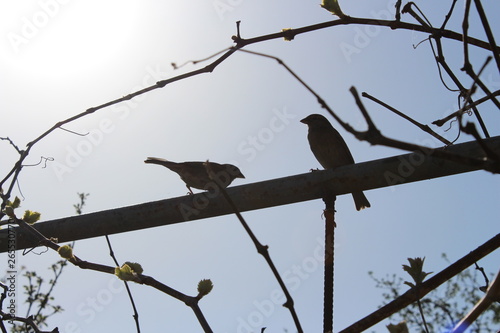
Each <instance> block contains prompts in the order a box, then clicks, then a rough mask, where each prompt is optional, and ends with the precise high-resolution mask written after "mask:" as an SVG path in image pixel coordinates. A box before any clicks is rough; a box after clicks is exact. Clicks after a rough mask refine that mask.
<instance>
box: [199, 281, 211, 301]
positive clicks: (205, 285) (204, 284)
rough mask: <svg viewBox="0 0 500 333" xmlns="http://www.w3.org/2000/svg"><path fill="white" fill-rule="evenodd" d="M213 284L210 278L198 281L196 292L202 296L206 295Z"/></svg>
mask: <svg viewBox="0 0 500 333" xmlns="http://www.w3.org/2000/svg"><path fill="white" fill-rule="evenodd" d="M213 287H214V285H213V284H212V281H210V279H204V280H201V281H200V282H198V294H199V295H200V296H201V297H203V296H205V295H208V293H210V292H211V291H212V289H213Z"/></svg>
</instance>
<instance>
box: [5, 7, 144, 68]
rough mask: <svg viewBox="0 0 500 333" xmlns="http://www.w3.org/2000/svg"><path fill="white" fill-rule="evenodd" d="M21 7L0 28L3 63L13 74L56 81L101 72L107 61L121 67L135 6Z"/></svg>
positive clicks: (133, 27) (134, 23)
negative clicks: (4, 46)
mask: <svg viewBox="0 0 500 333" xmlns="http://www.w3.org/2000/svg"><path fill="white" fill-rule="evenodd" d="M22 3H24V2H20V3H19V4H17V8H13V11H14V12H15V15H11V16H10V17H15V18H16V19H15V20H14V19H11V20H9V21H8V22H7V23H4V27H3V30H4V36H6V37H7V40H8V42H7V43H8V44H9V45H8V47H7V58H8V59H6V60H7V61H8V62H9V64H10V66H11V67H12V68H15V69H17V70H22V71H30V72H31V73H37V74H39V75H43V76H49V77H54V78H60V77H63V76H68V75H74V74H78V73H81V72H82V71H86V70H88V69H89V68H94V69H95V68H99V67H100V66H103V65H105V63H107V62H109V61H110V58H111V57H113V61H119V57H117V56H116V55H117V53H119V52H120V49H121V48H123V47H124V45H126V41H127V38H129V37H130V36H131V35H132V34H133V33H134V31H137V28H136V20H137V19H136V17H137V15H136V14H137V13H136V8H135V7H136V6H135V5H133V4H130V3H128V2H120V1H104V2H99V3H95V2H94V1H88V2H87V1H85V2H72V1H62V0H45V1H38V2H31V3H29V5H26V4H24V6H23V5H22ZM6 11H7V10H6V9H4V15H5V12H6ZM4 56H5V55H4Z"/></svg>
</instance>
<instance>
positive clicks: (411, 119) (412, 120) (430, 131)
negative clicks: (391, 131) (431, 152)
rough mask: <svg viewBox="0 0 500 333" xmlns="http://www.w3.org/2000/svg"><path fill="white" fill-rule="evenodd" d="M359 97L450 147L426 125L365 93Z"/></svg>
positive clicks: (449, 143)
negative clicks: (374, 103)
mask: <svg viewBox="0 0 500 333" xmlns="http://www.w3.org/2000/svg"><path fill="white" fill-rule="evenodd" d="M361 96H363V97H366V98H368V99H371V100H372V101H374V102H376V103H378V104H380V105H382V106H383V107H385V108H386V109H388V110H390V111H392V112H394V113H395V114H397V115H398V116H400V117H402V118H403V119H406V120H408V121H409V122H410V123H412V124H413V125H415V126H417V127H418V128H420V129H421V130H422V131H424V132H427V133H429V134H430V135H432V136H433V137H435V138H436V139H438V140H439V141H441V142H442V143H444V144H445V145H447V146H449V145H451V142H450V141H448V140H446V139H445V138H443V137H442V136H441V135H439V134H438V133H436V132H434V131H433V130H432V129H431V128H430V127H429V126H427V125H424V124H421V123H419V122H418V121H416V120H415V119H413V118H411V117H409V116H407V115H406V114H404V113H403V112H401V111H399V110H397V109H395V108H393V107H392V106H390V105H388V104H386V103H384V102H382V101H381V100H379V99H377V98H375V97H373V96H371V95H370V94H368V93H366V92H363V93H361Z"/></svg>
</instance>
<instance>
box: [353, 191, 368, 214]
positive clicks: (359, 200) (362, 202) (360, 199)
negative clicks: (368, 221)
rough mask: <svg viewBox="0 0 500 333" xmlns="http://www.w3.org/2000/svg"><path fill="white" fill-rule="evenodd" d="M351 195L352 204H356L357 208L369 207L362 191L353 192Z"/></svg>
mask: <svg viewBox="0 0 500 333" xmlns="http://www.w3.org/2000/svg"><path fill="white" fill-rule="evenodd" d="M352 197H353V198H354V204H355V205H356V209H357V210H361V209H363V208H368V207H371V206H370V202H368V199H367V198H366V197H365V194H364V193H363V192H353V193H352Z"/></svg>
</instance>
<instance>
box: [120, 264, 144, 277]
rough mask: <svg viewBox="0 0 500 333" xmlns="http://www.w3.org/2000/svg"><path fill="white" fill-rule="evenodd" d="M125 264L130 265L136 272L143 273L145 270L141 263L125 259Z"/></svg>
mask: <svg viewBox="0 0 500 333" xmlns="http://www.w3.org/2000/svg"><path fill="white" fill-rule="evenodd" d="M125 265H128V266H129V267H130V268H131V269H132V270H133V271H134V273H137V274H142V272H144V270H143V269H142V266H141V264H139V263H136V262H130V261H125Z"/></svg>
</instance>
